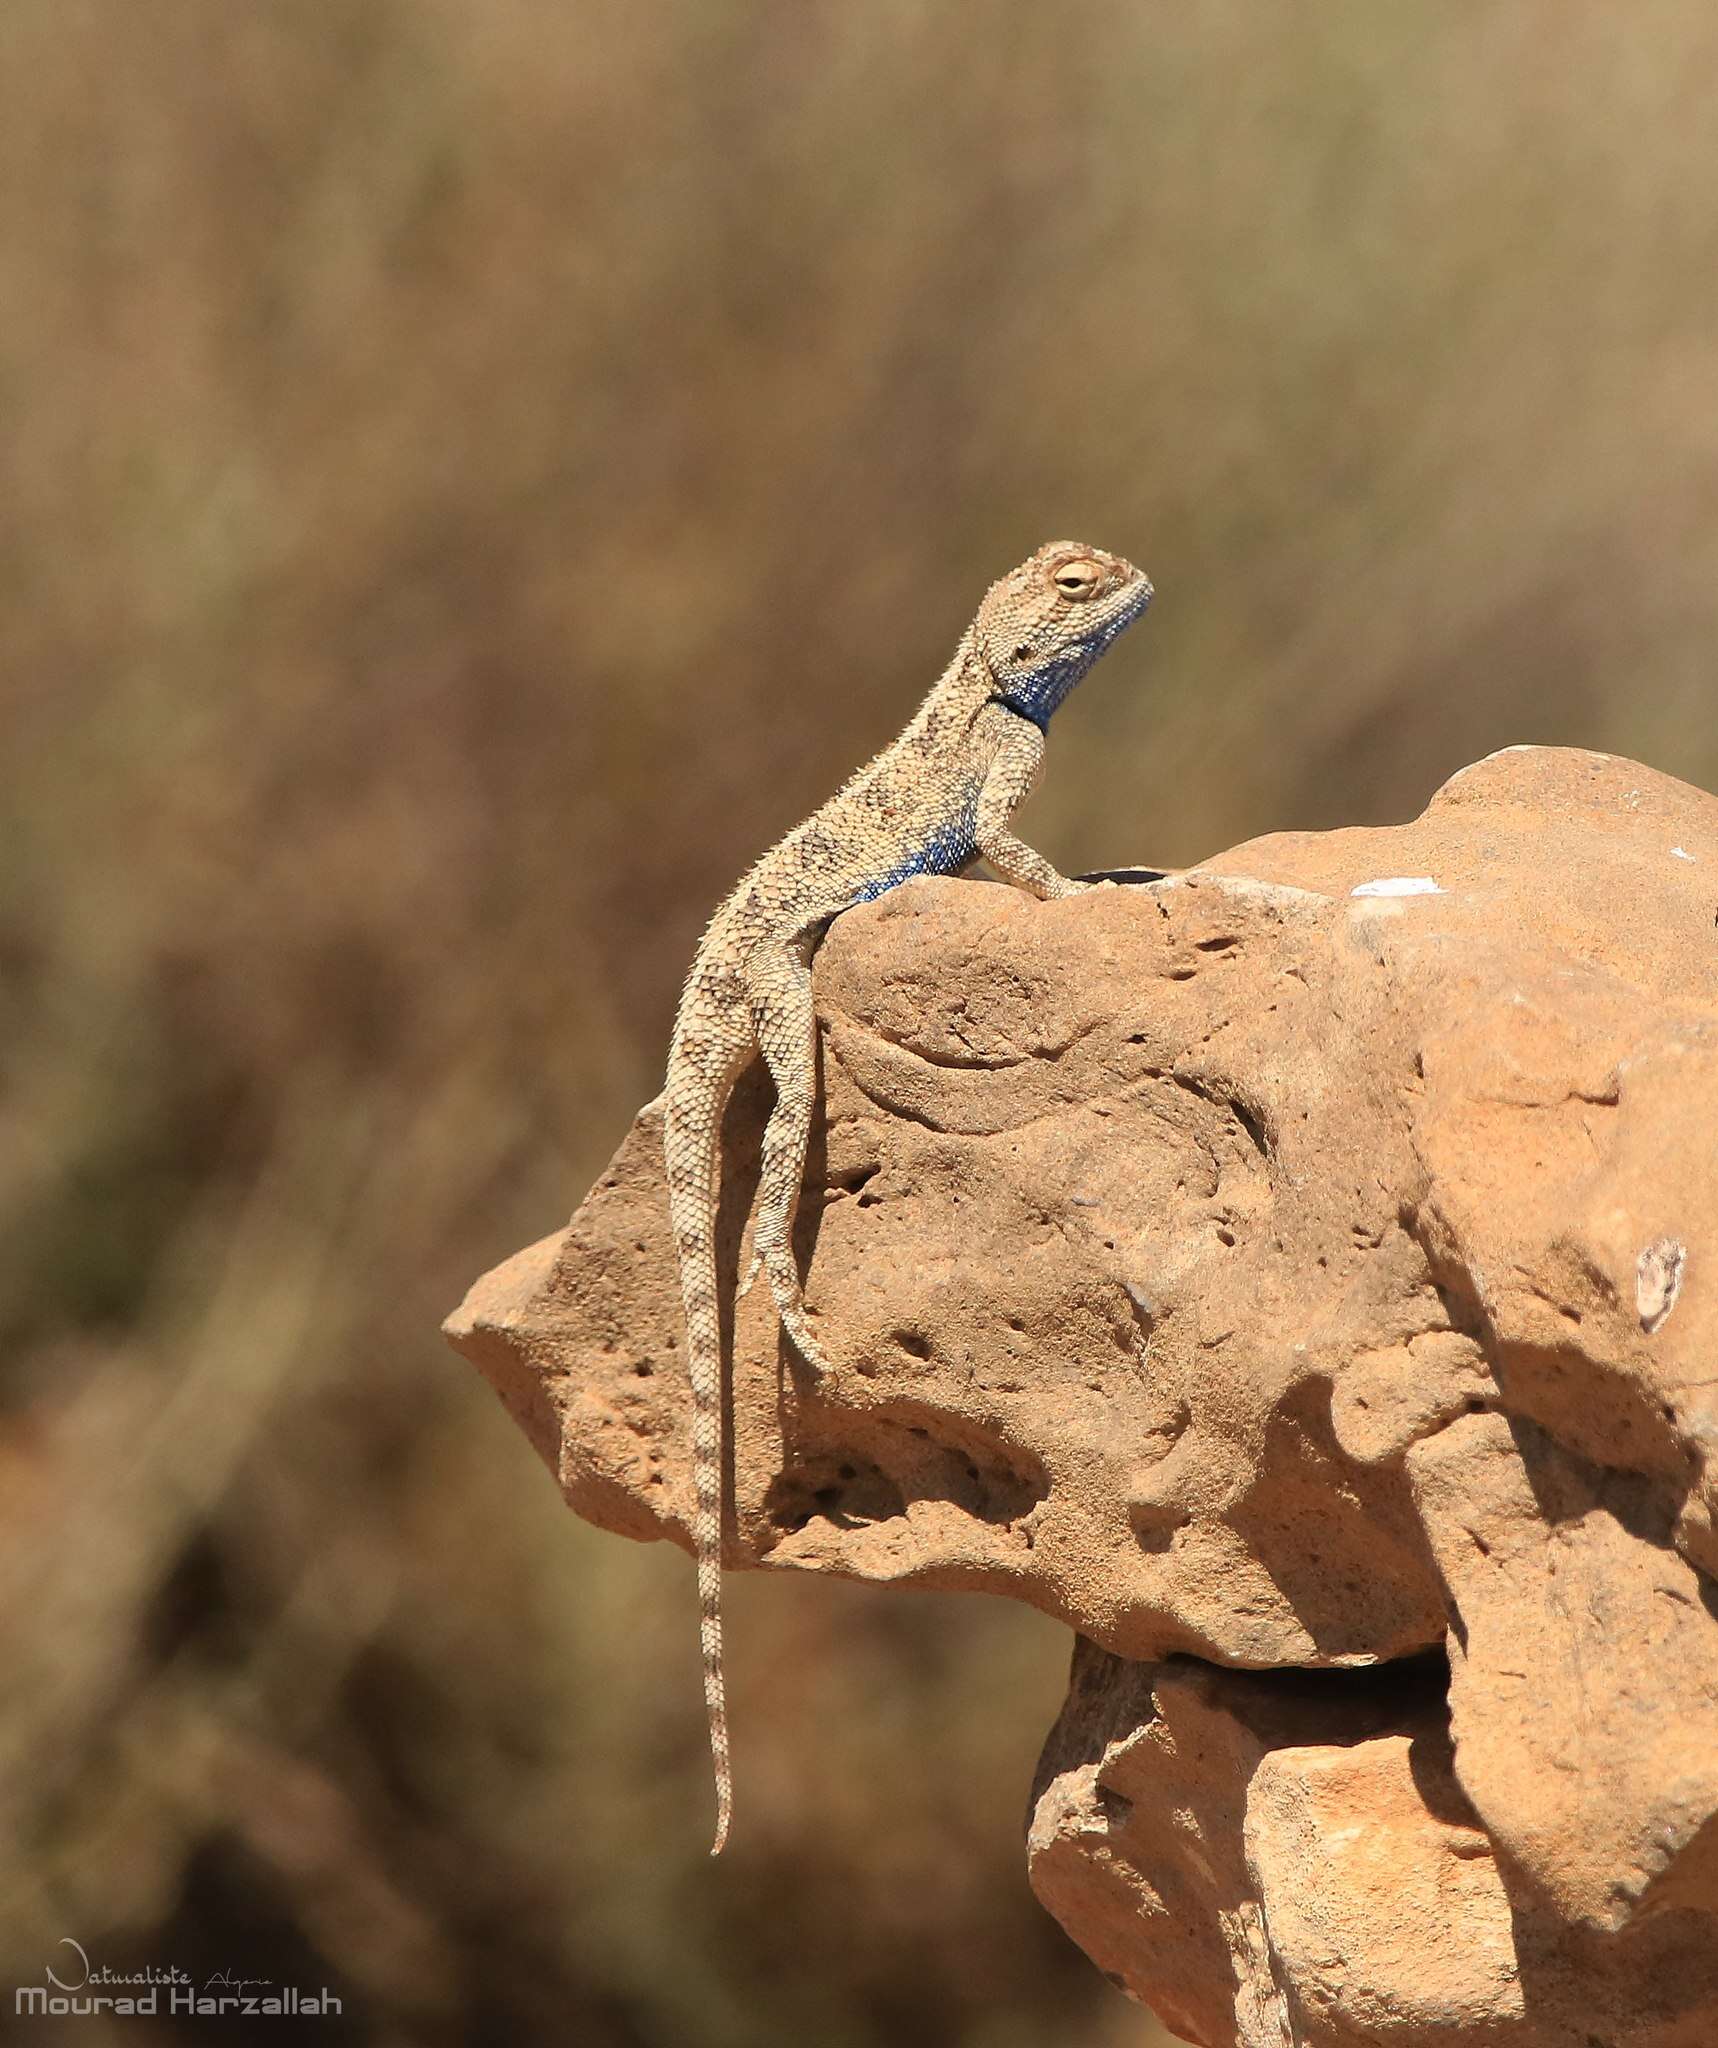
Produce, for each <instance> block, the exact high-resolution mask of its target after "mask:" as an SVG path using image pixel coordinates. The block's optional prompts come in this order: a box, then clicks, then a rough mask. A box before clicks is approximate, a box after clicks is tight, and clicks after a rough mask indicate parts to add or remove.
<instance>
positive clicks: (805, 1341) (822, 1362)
mask: <svg viewBox="0 0 1718 2048" xmlns="http://www.w3.org/2000/svg"><path fill="white" fill-rule="evenodd" d="M766 1263H767V1261H766ZM770 1292H771V1293H772V1294H773V1295H774V1296H775V1307H776V1314H777V1315H778V1316H779V1317H780V1318H781V1326H782V1328H783V1329H784V1330H785V1331H786V1332H787V1338H788V1342H789V1343H790V1344H791V1345H792V1346H793V1348H794V1349H795V1350H796V1351H797V1352H798V1353H799V1355H800V1357H801V1358H803V1359H804V1360H805V1362H806V1364H807V1365H809V1366H810V1367H811V1369H812V1371H813V1372H827V1371H828V1370H829V1361H828V1359H827V1358H825V1357H824V1355H823V1347H822V1346H821V1345H820V1344H819V1343H818V1341H817V1339H816V1338H815V1337H814V1336H813V1335H812V1333H811V1322H810V1319H809V1317H808V1316H807V1315H806V1313H805V1297H804V1295H803V1294H801V1292H800V1289H799V1277H798V1275H797V1274H795V1273H793V1272H791V1271H790V1272H781V1271H778V1270H777V1269H776V1268H775V1267H774V1266H773V1265H772V1266H771V1267H770Z"/></svg>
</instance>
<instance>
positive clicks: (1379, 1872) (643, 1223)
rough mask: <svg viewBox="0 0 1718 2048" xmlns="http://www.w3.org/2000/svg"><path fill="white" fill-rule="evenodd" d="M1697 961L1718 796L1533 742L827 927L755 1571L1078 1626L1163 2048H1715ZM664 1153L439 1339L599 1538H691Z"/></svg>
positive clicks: (635, 1165)
mask: <svg viewBox="0 0 1718 2048" xmlns="http://www.w3.org/2000/svg"><path fill="white" fill-rule="evenodd" d="M1715 920H1718V802H1715V801H1714V800H1713V799H1712V798H1710V797H1707V796H1705V795H1703V794H1701V793H1700V792H1698V791H1695V790H1692V789H1688V788H1686V787H1684V786H1682V785H1680V784H1677V783H1675V782H1672V781H1670V780H1668V779H1667V778H1665V777H1663V776H1659V775H1656V774H1654V773H1652V772H1651V771H1650V770H1647V769H1644V768H1639V767H1636V766H1634V765H1633V764H1631V763H1628V762H1624V761H1618V760H1613V759H1610V758H1608V757H1605V756H1599V755H1592V754H1584V753H1576V752H1566V751H1553V750H1539V749H1511V750H1508V751H1507V752H1505V753H1503V754H1500V755H1494V756H1492V757H1491V758H1490V759H1488V760H1486V761H1483V762H1481V763H1479V764H1478V765H1477V766H1476V767H1474V768H1471V769H1469V770H1467V771H1466V772H1465V773H1464V774H1462V775H1459V776H1457V777H1456V778H1455V779H1454V780H1453V781H1452V782H1450V783H1449V784H1447V785H1446V786H1445V788H1444V789H1443V790H1441V791H1439V793H1438V794H1437V796H1436V797H1435V798H1434V799H1433V801H1432V803H1431V804H1430V806H1429V807H1428V809H1427V811H1426V812H1425V814H1424V816H1422V817H1421V818H1419V819H1417V820H1415V821H1414V822H1413V823H1411V824H1408V825H1404V826H1400V827H1393V828H1389V829H1377V830H1354V831H1343V832H1334V833H1327V834H1316V835H1315V834H1284V835H1279V836H1276V837H1273V838H1270V839H1264V840H1259V841H1256V842H1253V843H1252V844H1250V845H1247V846H1244V847H1241V848H1238V849H1236V850H1235V851H1234V852H1232V853H1229V854H1225V855H1224V856H1222V857H1221V859H1220V860H1219V861H1216V862H1213V863H1210V864H1208V865H1207V866H1205V867H1202V868H1200V869H1197V870H1194V871H1192V872H1191V873H1189V874H1186V875H1183V876H1177V877H1174V878H1171V879H1170V880H1167V881H1165V882H1161V883H1157V884H1154V885H1151V886H1146V887H1127V888H1117V889H1104V890H1100V891H1095V892H1093V893H1090V894H1087V895H1084V896H1080V897H1077V898H1074V899H1071V900H1070V901H1068V902H1064V903H1059V904H1036V903H1032V902H1030V901H1028V900H1027V899H1025V898H1024V897H1021V896H1019V895H1018V894H1016V893H1014V892H1012V891H1010V890H1006V889H1002V888H1000V887H996V886H990V885H984V884H980V883H974V882H949V881H923V882H916V883H912V884H908V885H907V886H905V887H903V888H901V889H899V890H897V891H895V892H894V893H892V894H891V895H889V896H887V897H884V898H883V899H882V900H881V901H880V902H878V903H877V904H875V905H872V906H869V907H868V908H866V909H864V910H860V911H855V912H853V913H851V914H850V915H848V916H847V917H844V918H842V919H840V920H839V921H838V922H837V923H836V925H835V926H834V928H833V929H832V931H831V933H830V935H829V937H828V938H827V939H826V941H825V942H824V945H823V947H822V950H821V952H820V954H819V956H818V962H817V993H818V1003H819V1011H820V1016H821V1018H822V1022H823V1085H824V1100H825V1112H826V1114H825V1122H824V1126H823V1132H822V1135H821V1137H820V1139H819V1141H818V1147H819V1149H818V1150H817V1152H816V1154H815V1156H814V1157H813V1159H812V1162H811V1166H810V1172H809V1187H808V1195H807V1199H806V1202H805V1205H804V1214H803V1216H802V1219H801V1232H800V1239H801V1242H800V1252H801V1257H802V1263H803V1264H804V1266H805V1270H806V1274H807V1297H808V1300H809V1302H810V1304H811V1307H812V1309H813V1311H814V1312H815V1313H816V1315H817V1317H818V1320H819V1324H820V1329H821V1333H822V1337H823V1341H824V1343H825V1346H826V1349H827V1351H828V1353H829V1356H830V1358H831V1361H832V1367H831V1370H830V1371H829V1372H828V1373H827V1374H826V1375H824V1376H823V1377H821V1378H814V1377H813V1376H812V1375H811V1374H809V1373H808V1372H807V1370H806V1369H805V1368H804V1366H803V1365H802V1364H801V1363H800V1361H798V1359H797V1358H796V1357H794V1356H792V1355H790V1354H789V1353H788V1352H786V1351H785V1350H784V1349H783V1348H781V1347H780V1346H779V1345H778V1343H777V1339H776V1334H775V1331H774V1327H773V1323H772V1320H771V1317H770V1314H769V1312H768V1307H767V1303H766V1302H765V1301H764V1299H762V1295H763V1290H761V1289H759V1290H755V1291H754V1293H753V1294H752V1295H749V1296H748V1297H747V1298H746V1299H745V1300H744V1301H743V1302H741V1303H740V1304H739V1305H738V1307H737V1310H736V1311H735V1316H734V1332H733V1338H734V1344H733V1350H734V1370H733V1414H734V1456H733V1464H734V1484H735V1516H734V1523H733V1526H732V1529H731V1531H730V1539H729V1557H730V1562H731V1563H733V1564H735V1565H744V1564H768V1565H770V1566H772V1567H778V1568H779V1567H784V1566H797V1567H799V1568H802V1569H808V1570H827V1571H836V1572H840V1573H844V1574H848V1575H851V1576H857V1577H864V1578H871V1579H880V1580H890V1581H902V1582H912V1583H918V1584H924V1585H936V1586H944V1587H971V1588H982V1589H986V1590H990V1591H996V1592H1005V1593H1008V1594H1011V1595H1012V1596H1013V1597H1015V1598H1018V1599H1022V1600H1026V1601H1029V1602H1030V1603H1031V1604H1033V1605H1034V1606H1037V1607H1040V1608H1042V1609H1044V1610H1045V1611H1046V1612H1048V1613H1051V1614H1055V1615H1058V1616H1060V1617H1062V1618H1063V1619H1065V1620H1066V1621H1067V1622H1068V1623H1069V1624H1070V1625H1071V1626H1072V1627H1073V1628H1074V1629H1075V1630H1076V1631H1078V1633H1079V1635H1080V1636H1081V1637H1082V1638H1084V1639H1085V1640H1084V1642H1083V1644H1082V1647H1081V1650H1080V1653H1079V1656H1078V1658H1077V1659H1076V1673H1075V1684H1074V1686H1073V1688H1072V1690H1071V1693H1070V1699H1069V1703H1068V1706H1067V1708H1066V1709H1065V1711H1064V1714H1063V1717H1062V1721H1061V1723H1060V1724H1059V1726H1058V1729H1057V1731H1056V1732H1055V1734H1054V1735H1053V1737H1052V1739H1051V1742H1050V1746H1049V1748H1048V1750H1047V1752H1046V1759H1045V1766H1044V1770H1043V1776H1042V1782H1041V1788H1040V1796H1039V1800H1038V1806H1037V1812H1036V1817H1035V1821H1034V1825H1033V1830H1032V1846H1031V1854H1032V1869H1033V1880H1034V1883H1035V1885H1036V1886H1037V1888H1038V1890H1039V1892H1040V1895H1041V1896H1042V1897H1043V1898H1044V1900H1045V1902H1046V1903H1047V1904H1048V1905H1049V1906H1050V1908H1051V1910H1052V1911H1054V1912H1055V1913H1056V1914H1057V1915H1058V1917H1059V1918H1060V1919H1061V1920H1062V1921H1063V1923H1064V1924H1065V1925H1066V1926H1067V1927H1068V1929H1069V1931H1070V1933H1072V1934H1073V1936H1074V1938H1075V1939H1076V1940H1078V1941H1080V1942H1081V1943H1083V1944H1084V1945H1085V1947H1086V1948H1087V1949H1088V1951H1089V1952H1090V1953H1092V1955H1093V1956H1094V1957H1095V1958H1096V1959H1097V1960H1098V1961H1099V1962H1100V1964H1101V1965H1102V1966H1103V1967H1104V1968H1106V1969H1107V1970H1109V1971H1110V1972H1111V1973H1112V1974H1113V1975H1115V1976H1116V1977H1117V1978H1118V1979H1119V1980H1120V1981H1122V1982H1123V1983H1125V1984H1126V1985H1127V1987H1128V1988H1129V1989H1130V1990H1132V1991H1133V1992H1135V1993H1136V1994H1137V1995H1138V1996H1140V1997H1141V1998H1143V1999H1145V2000H1146V2001H1148V2002H1149V2003H1150V2004H1152V2005H1153V2006H1155V2007H1156V2009H1157V2010H1158V2011H1159V2012H1160V2013H1161V2014H1162V2015H1163V2016H1164V2018H1165V2019H1166V2020H1167V2021H1168V2023H1169V2024H1171V2025H1172V2026H1174V2027H1176V2028H1177V2029H1178V2030H1179V2031H1180V2032H1182V2033H1183V2034H1184V2035H1185V2036H1186V2037H1187V2038H1188V2039H1189V2040H1192V2041H1197V2042H1203V2043H1210V2044H1217V2043H1223V2044H1227V2043H1232V2042H1233V2043H1246V2044H1253V2043H1259V2042H1267V2041H1268V2042H1270V2043H1271V2044H1272V2048H1278V2044H1280V2043H1282V2042H1284V2041H1289V2042H1305V2043H1318V2044H1324V2043H1331V2044H1336V2043H1341V2044H1345V2048H1346V2044H1349V2043H1356V2044H1357V2043H1361V2042H1368V2043H1371V2042H1390V2043H1400V2044H1403V2048H1407V2044H1414V2048H1418V2044H1420V2043H1422V2042H1424V2043H1430V2042H1434V2041H1436V2042H1455V2041H1460V2042H1464V2043H1465V2042H1470V2041H1472V2042H1493V2041H1496V2042H1500V2043H1501V2042H1508V2043H1510V2044H1519V2048H1538V2044H1541V2043H1543V2044H1557V2048H1563V2044H1568V2048H1591V2043H1593V2042H1595V2041H1596V2042H1603V2043H1607V2044H1611V2043H1616V2044H1620V2043H1625V2042H1626V2043H1630V2044H1635V2043H1639V2044H1641V2048H1680V2044H1684V2043H1686V2044H1687V2048H1694V2044H1696V2043H1701V2044H1709V2043H1710V2042H1712V2041H1714V2040H1718V1584H1715V1581H1718V1525H1715V1515H1718V1346H1715V1344H1714V1335H1715V1331H1714V1320H1715V1318H1718V1150H1715V1147H1714V1142H1713V1138H1712V1134H1711V1128H1710V1127H1711V1124H1712V1121H1713V1117H1714V1113H1715V1111H1718V929H1715ZM766 1106H767V1094H766V1093H765V1091H764V1089H763V1086H762V1084H761V1082H759V1081H757V1080H754V1081H753V1082H751V1083H749V1084H748V1086H747V1087H746V1088H745V1089H743V1090H742V1091H741V1093H740V1094H739V1096H737V1097H736V1100H735V1103H734V1107H733V1111H732V1113H731V1116H730V1120H729V1147H728V1151H729V1162H730V1165H729V1173H728V1178H727V1182H726V1185H725V1189H724V1198H723V1237H724V1243H723V1251H722V1258H723V1262H724V1269H725V1270H727V1271H730V1272H731V1271H733V1270H734V1269H735V1267H736V1265H737V1263H738V1259H739V1243H740V1236H741V1232H742V1229H743V1225H744V1218H745V1213H746V1207H747V1203H748V1199H749V1195H750V1189H751V1185H752V1183H753V1181H754V1180H755V1175H756V1159H757V1141H758V1133H759V1128H760V1124H761V1117H762V1114H763V1111H764V1109H765V1108H766ZM659 1145H660V1131H659V1125H658V1120H657V1116H656V1113H655V1110H654V1109H653V1108H652V1109H647V1110H645V1111H644V1112H643V1113H642V1114H641V1116H640V1118H639V1120H638V1123H637V1124H636V1125H635V1127H634V1130H633V1132H632V1134H631V1136H630V1137H629V1138H628V1139H627V1141H626V1142H625V1144H623V1146H622V1147H621V1150H620V1152H619V1153H618V1154H617V1155H616V1158H615V1160H614V1162H613V1164H612V1165H611V1167H610V1169H609V1171H608V1172H607V1173H606V1174H605V1175H604V1177H603V1179H602V1180H601V1181H600V1182H599V1183H598V1185H597V1187H596V1188H595V1189H594V1190H593V1191H592V1193H591V1195H590V1197H589V1198H588V1200H587V1201H586V1202H585V1203H584V1205H583V1206H582V1207H581V1209H580V1210H579V1213H578V1214H577V1216H575V1218H574V1219H573V1223H572V1225H571V1226H570V1228H569V1229H568V1230H567V1232H566V1233H565V1234H564V1235H563V1236H561V1237H560V1238H558V1239H554V1240H546V1241H545V1242H544V1243H543V1244H542V1245H539V1246H537V1247H534V1248H533V1249H532V1250H531V1251H528V1252H525V1253H522V1254H520V1255H519V1256H518V1257H517V1258H516V1259H514V1260H512V1261H510V1262H509V1263H508V1264H507V1265H505V1266H503V1267H501V1268H499V1269H498V1270H497V1271H496V1272H495V1273H493V1274H491V1275H489V1276H488V1277H487V1278H486V1279H485V1280H483V1281H481V1282H479V1283H478V1286H477V1287H476V1288H474V1289H473V1291H472V1294H471V1296H470V1297H469V1298H468V1300H467V1302H466V1303H465V1305H464V1307H463V1308H462V1309H461V1310H460V1312H459V1314H458V1315H457V1316H456V1317H455V1318H454V1319H453V1320H452V1322H451V1323H450V1325H449V1329H450V1334H451V1335H452V1336H453V1338H454V1341H455V1342H456V1343H457V1344H458V1345H459V1346H460V1348H461V1349H462V1350H463V1351H465V1352H466V1354H467V1355H468V1356H469V1357H470V1358H471V1359H472V1360H473V1362H474V1363H476V1364H477V1365H478V1366H479V1367H480V1368H481V1369H482V1370H483V1371H484V1372H485V1374H486V1375H487V1376H488V1377H489V1378H490V1380H491V1381H492V1382H493V1384H494V1385H495V1386H496V1388H497V1390H498V1391H499V1392H500V1393H501V1395H502V1398H503V1399H504V1400H505V1401H506V1402H507V1404H508V1406H509V1408H510V1409H511V1411H512V1412H513V1413H514V1415H515V1417H516V1418H517V1419H518V1420H519V1422H520V1424H521V1426H522V1427H523V1428H524V1429H525V1430H526V1431H527V1434H528V1435H529V1436H530V1438H531V1440H532V1442H533V1443H534V1444H535V1445H536V1446H537V1448H538V1450H539V1452H540V1453H541V1454H542V1455H543V1456H544V1457H545V1458H546V1459H547V1460H548V1462H549V1463H550V1465H551V1467H552V1468H553V1469H554V1470H555V1471H556V1473H557V1475H558V1477H559V1479H560V1482H561V1484H562V1487H563V1489H564V1491H565V1493H566V1497H567V1499H568V1501H569V1503H570V1504H571V1505H572V1506H573V1507H574V1508H575V1509H576V1510H577V1511H578V1512H579V1513H581V1514H583V1515H585V1516H587V1517H588V1518H589V1519H590V1520H592V1521H594V1522H597V1523H599V1524H600V1525H601V1526H603V1527H606V1528H610V1529H614V1530H616V1531H618V1532H619V1533H622V1534H626V1535H632V1536H641V1537H646V1536H658V1535H666V1536H670V1537H672V1538H673V1539H674V1540H676V1541H678V1542H681V1543H683V1544H684V1543H686V1542H687V1528H688V1520H689V1516H690V1510H691V1500H692V1494H691V1478H690V1465H689V1459H688V1413H687V1401H686V1396H685V1387H684V1380H683V1374H682V1371H681V1352H682V1341H683V1340H682V1336H681V1332H680V1328H679V1317H678V1297H677V1290H676V1285H675V1278H674V1273H673V1263H672V1253H671V1247H670V1244H669V1238H668V1231H667V1220H666V1213H665V1209H664V1204H663V1199H662V1188H661V1175H660V1161H659V1156H658V1155H659ZM819 1188H821V1189H822V1191H823V1193H822V1200H821V1201H819V1199H818V1198H817V1193H816V1191H817V1190H818V1189H819Z"/></svg>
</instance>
